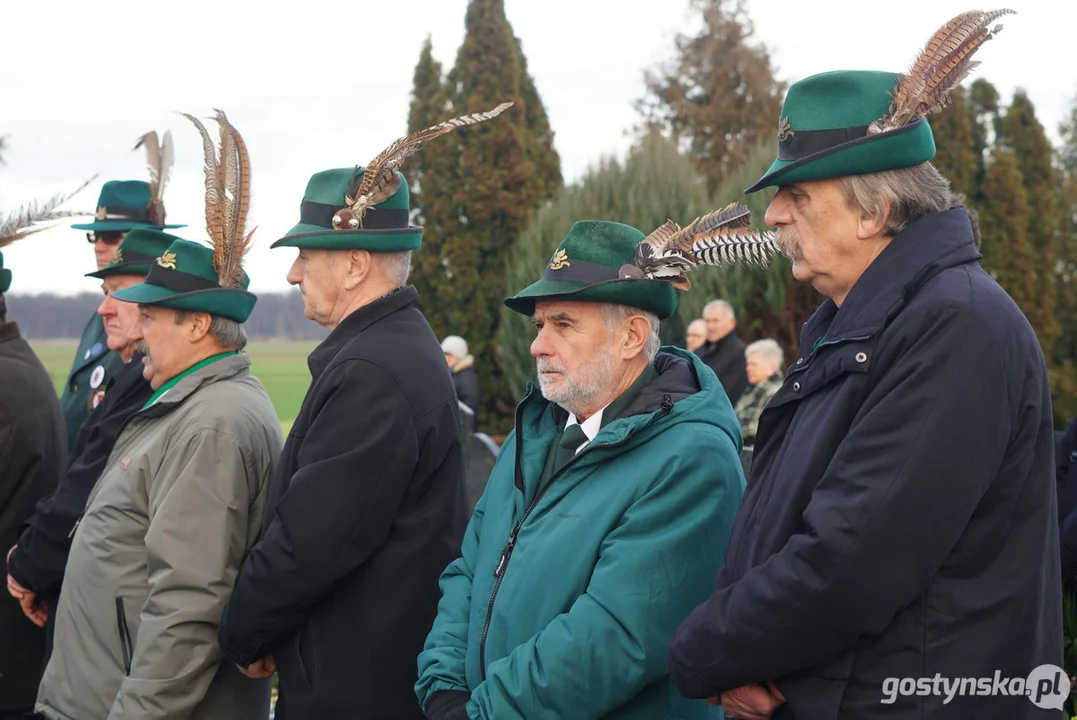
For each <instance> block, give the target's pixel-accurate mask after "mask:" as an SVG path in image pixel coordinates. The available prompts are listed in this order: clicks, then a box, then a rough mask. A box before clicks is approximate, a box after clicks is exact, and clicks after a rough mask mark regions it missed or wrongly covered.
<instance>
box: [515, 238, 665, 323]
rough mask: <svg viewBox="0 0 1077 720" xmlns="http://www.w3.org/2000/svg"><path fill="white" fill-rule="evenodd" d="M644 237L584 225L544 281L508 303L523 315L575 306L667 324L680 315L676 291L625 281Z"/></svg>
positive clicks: (561, 248)
mask: <svg viewBox="0 0 1077 720" xmlns="http://www.w3.org/2000/svg"><path fill="white" fill-rule="evenodd" d="M644 237H645V236H644V234H643V233H642V232H640V231H639V230H637V229H636V228H634V227H631V226H629V225H622V224H621V223H617V222H607V221H602V220H582V221H580V222H577V223H575V224H573V226H572V228H571V229H570V230H569V231H568V235H566V236H565V239H564V240H562V241H561V244H560V245H558V246H557V250H556V252H554V254H553V257H552V258H551V259H550V262H549V263H548V264H547V265H546V272H545V273H544V274H543V276H542V279H541V280H539V281H538V282H536V283H533V284H532V285H529V286H528V287H526V288H524V289H523V290H521V291H520V292H518V293H516V295H514V296H513V297H510V298H508V299H507V300H505V304H506V305H507V306H509V307H510V308H511V309H513V310H515V311H516V312H518V313H522V314H524V315H532V314H533V313H534V312H535V301H537V300H551V299H557V300H573V301H576V300H578V301H589V302H603V303H614V304H616V305H627V306H629V307H635V308H639V309H641V310H647V311H649V312H652V313H654V314H655V315H657V316H658V317H659V319H661V320H665V319H666V318H668V317H669V316H670V315H672V314H673V311H674V310H676V309H677V291H676V290H675V289H674V288H673V285H672V284H671V283H670V282H668V281H665V280H648V279H642V278H638V277H633V278H625V277H622V275H621V270H622V268H624V266H625V265H631V263H632V258H633V256H634V255H635V252H636V247H637V246H638V245H639V244H640V241H641V240H643V238H644Z"/></svg>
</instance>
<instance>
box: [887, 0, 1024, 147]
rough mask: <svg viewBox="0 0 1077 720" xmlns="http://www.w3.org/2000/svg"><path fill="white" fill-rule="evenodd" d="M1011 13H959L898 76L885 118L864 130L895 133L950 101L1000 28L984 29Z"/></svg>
mask: <svg viewBox="0 0 1077 720" xmlns="http://www.w3.org/2000/svg"><path fill="white" fill-rule="evenodd" d="M1015 14H1016V13H1015V12H1014V11H1013V10H1008V9H1003V10H993V11H991V12H982V11H980V10H972V11H969V12H965V13H962V14H960V15H958V16H957V17H955V18H953V19H952V20H950V21H949V22H948V23H946V24H945V25H943V26H942V27H941V28H939V29H938V30H937V31H936V32H935V34H934V36H932V38H931V40H929V41H928V43H927V45H926V46H924V49H923V50H921V51H920V54H919V56H918V57H917V58H916V61H915V62H914V63H913V65H912V67H911V68H910V69H909V71H908V72H907V73H904V74H901V75H898V82H897V85H896V86H895V88H894V91H893V98H894V100H893V102H892V103H891V104H890V108H889V110H888V111H887V113H886V115H884V116H883V117H881V118H879V119H878V120H876V121H875V122H873V123H872V124H871V125H870V126H869V127H868V134H869V135H874V134H878V133H882V132H888V131H891V130H897V129H898V128H901V127H904V126H905V125H907V124H909V123H910V122H912V121H913V120H915V119H916V118H917V117H922V116H925V115H928V114H930V113H933V112H938V111H939V110H942V109H943V108H944V107H946V105H947V104H949V102H950V92H951V91H952V90H953V89H954V88H956V87H957V86H958V85H960V84H961V81H962V80H964V79H965V78H966V77H967V76H968V74H969V73H970V72H972V70H973V69H974V68H975V67H976V66H977V65H979V64H980V63H979V62H976V61H973V60H972V55H973V53H975V52H976V51H977V50H978V49H979V48H980V47H981V46H982V45H983V44H984V43H985V42H987V41H988V40H990V39H991V38H993V37H994V36H995V35H997V34H998V33H999V32H1000V31H1001V30H1002V25H1001V24H1000V25H995V26H994V27H993V28H988V25H990V24H991V23H992V22H994V21H995V20H997V19H998V18H1000V17H1002V16H1003V15H1015Z"/></svg>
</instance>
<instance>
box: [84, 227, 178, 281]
mask: <svg viewBox="0 0 1077 720" xmlns="http://www.w3.org/2000/svg"><path fill="white" fill-rule="evenodd" d="M179 239H180V238H178V237H176V236H175V235H169V234H168V233H165V232H161V231H160V230H145V229H142V228H138V229H135V230H132V231H131V232H129V233H127V235H125V236H124V238H123V242H121V243H120V246H119V247H118V248H116V254H115V255H113V256H112V262H110V263H109V264H108V265H106V266H105V267H103V268H101V269H100V270H98V271H97V272H92V273H86V277H92V278H106V277H109V276H110V275H141V276H142V277H145V276H146V273H148V272H149V271H150V270H151V269H153V266H154V265H156V264H157V258H159V257H161V255H163V254H164V253H165V251H166V250H168V248H169V246H170V245H171V244H172V243H173V242H175V241H176V240H179Z"/></svg>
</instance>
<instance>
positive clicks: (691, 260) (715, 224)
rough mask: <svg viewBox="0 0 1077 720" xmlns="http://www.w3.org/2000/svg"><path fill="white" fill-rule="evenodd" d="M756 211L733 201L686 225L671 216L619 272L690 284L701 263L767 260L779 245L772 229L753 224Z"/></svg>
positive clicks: (682, 285) (684, 285)
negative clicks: (763, 229)
mask: <svg viewBox="0 0 1077 720" xmlns="http://www.w3.org/2000/svg"><path fill="white" fill-rule="evenodd" d="M750 215H751V212H750V211H749V210H748V208H747V207H745V206H744V205H741V204H740V203H730V204H729V205H727V206H726V207H724V208H722V209H721V210H715V211H714V212H712V213H708V214H707V215H704V216H703V217H700V218H696V219H695V220H693V221H692V222H691V223H690V224H689V225H688V226H687V227H684V228H680V227H678V226H677V224H676V223H674V222H673V221H672V220H667V221H666V222H665V224H663V225H662V226H661V227H659V228H658V229H657V230H655V231H654V232H652V233H651V234H650V235H648V236H647V237H646V238H644V240H643V241H642V242H640V244H639V245H638V246H637V247H636V252H635V255H634V257H633V260H632V264H631V265H626V266H624V267H622V268H621V272H620V273H619V276H620V277H623V278H633V277H635V278H647V279H651V280H656V279H665V280H669V281H671V282H672V283H673V285H674V287H677V288H680V289H682V290H687V289H688V288H689V287H690V286H691V282H690V281H689V280H688V277H687V273H688V272H690V271H691V270H694V269H695V268H696V267H697V266H699V265H714V266H718V267H727V266H729V265H734V264H742V265H749V266H755V267H762V266H765V265H766V264H767V263H768V262H770V260H771V259H772V258H773V257H774V256H775V255H776V254H777V252H778V247H777V245H776V244H775V242H774V237H773V235H772V234H770V233H760V232H758V231H755V230H751V229H750V228H749V225H750V223H751V217H750Z"/></svg>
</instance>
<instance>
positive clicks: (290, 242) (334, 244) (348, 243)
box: [269, 223, 423, 252]
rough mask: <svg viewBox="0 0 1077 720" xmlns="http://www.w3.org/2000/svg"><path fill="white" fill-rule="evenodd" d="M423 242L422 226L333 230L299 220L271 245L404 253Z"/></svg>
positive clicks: (414, 248)
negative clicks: (299, 221)
mask: <svg viewBox="0 0 1077 720" xmlns="http://www.w3.org/2000/svg"><path fill="white" fill-rule="evenodd" d="M422 241H423V229H422V228H421V227H415V226H414V225H410V226H408V227H406V228H392V229H387V230H333V229H332V228H327V227H323V226H322V225H313V224H310V223H299V224H298V225H296V226H295V227H293V228H292V229H291V230H289V231H288V234H287V235H285V236H284V237H282V238H281V239H280V240H278V241H276V242H275V243H273V244H272V245H270V246H269V247H271V248H278V247H297V248H316V249H320V250H370V251H372V252H405V251H407V250H418V249H419V246H420V245H422Z"/></svg>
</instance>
